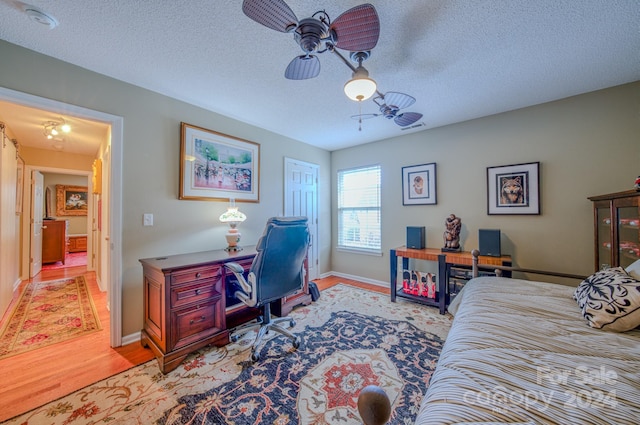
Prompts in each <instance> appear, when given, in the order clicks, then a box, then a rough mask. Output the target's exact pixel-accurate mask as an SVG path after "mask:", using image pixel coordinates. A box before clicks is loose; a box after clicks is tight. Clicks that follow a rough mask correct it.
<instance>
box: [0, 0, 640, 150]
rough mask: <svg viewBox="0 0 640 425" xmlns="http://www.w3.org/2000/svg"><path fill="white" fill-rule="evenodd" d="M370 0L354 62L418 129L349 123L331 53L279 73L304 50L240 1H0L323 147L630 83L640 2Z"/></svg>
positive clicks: (2, 7) (96, 49) (638, 71)
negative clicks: (406, 101) (409, 101)
mask: <svg viewBox="0 0 640 425" xmlns="http://www.w3.org/2000/svg"><path fill="white" fill-rule="evenodd" d="M287 3H288V4H289V6H290V7H291V9H292V10H293V12H294V13H295V14H296V15H297V17H298V19H303V18H306V17H310V16H311V15H312V14H313V13H314V12H316V11H317V10H319V9H324V10H325V11H326V12H327V13H328V14H329V16H330V17H331V18H332V19H335V18H337V16H338V15H340V14H341V13H342V12H344V11H345V10H347V9H349V8H351V7H354V6H356V5H359V4H361V3H363V2H362V1H352V0H348V1H345V0H341V1H338V0H326V1H317V0H314V1H310V0H301V1H294V0H287ZM370 3H371V4H373V5H374V6H375V8H376V9H377V12H378V15H379V18H380V39H379V41H378V44H377V46H376V47H375V48H374V49H373V51H372V55H371V57H370V58H369V59H368V60H367V61H365V62H364V66H365V67H366V68H367V69H368V70H369V73H370V76H371V78H373V79H375V80H376V81H377V83H378V89H379V90H380V91H381V92H383V93H385V92H387V91H398V92H403V93H407V94H410V95H411V96H414V97H415V98H416V99H417V100H416V102H415V104H414V105H412V106H410V107H409V108H407V109H406V111H409V112H419V113H421V114H423V115H424V116H423V118H422V119H421V120H420V121H418V123H419V124H423V126H421V127H417V128H413V129H408V130H401V128H400V127H398V126H397V125H395V124H394V123H393V121H390V120H386V119H385V118H382V117H377V118H373V119H370V120H365V121H363V123H362V131H359V130H358V122H357V121H356V120H353V119H351V118H350V116H352V115H355V114H358V113H359V105H358V104H357V103H355V102H352V101H350V100H348V99H347V98H346V96H345V95H344V93H343V91H342V88H343V85H344V83H345V82H346V81H347V80H348V79H349V78H350V77H351V71H350V70H349V69H348V68H347V67H346V66H345V64H344V63H342V62H340V60H339V59H338V58H336V57H335V56H333V55H332V54H331V53H328V52H327V53H323V54H321V55H320V62H321V71H320V75H319V76H318V77H317V78H314V79H309V80H302V81H291V80H287V79H285V78H284V70H285V68H286V67H287V65H288V63H289V62H290V61H291V60H292V59H293V58H294V57H295V56H297V55H299V54H301V50H300V48H299V47H298V46H297V44H296V43H295V42H294V40H293V36H292V35H291V34H285V33H280V32H277V31H274V30H271V29H269V28H266V27H264V26H262V25H260V24H257V23H256V22H254V21H252V20H250V19H249V18H248V17H246V16H245V15H244V14H243V13H242V7H241V6H242V3H241V1H239V0H189V1H168V0H136V1H131V0H109V1H104V0H83V1H78V0H55V1H46V0H32V1H31V2H30V4H31V5H34V6H36V7H39V8H40V9H42V10H44V11H46V12H47V13H49V14H51V15H53V16H54V17H55V18H56V19H57V20H58V21H59V25H58V26H57V27H56V28H55V29H49V28H48V27H46V26H44V25H41V24H38V23H35V22H32V21H31V20H30V19H29V18H28V17H27V16H26V14H25V13H24V12H23V8H24V3H20V2H17V1H10V0H0V39H3V40H6V41H8V42H11V43H14V44H17V45H20V46H23V47H26V48H29V49H32V50H35V51H37V52H41V53H44V54H46V55H49V56H53V57H55V58H59V59H61V60H63V61H66V62H70V63H73V64H76V65H78V66H81V67H83V68H86V69H89V70H92V71H95V72H98V73H101V74H105V75H108V76H110V77H113V78H116V79H119V80H122V81H126V82H129V83H132V84H135V85H137V86H141V87H144V88H147V89H150V90H153V91H155V92H159V93H162V94H165V95H168V96H171V97H174V98H177V99H181V100H183V101H186V102H189V103H191V104H194V105H198V106H201V107H203V108H206V109H208V110H211V111H215V112H218V113H220V114H223V115H226V116H229V117H232V118H235V119H238V120H240V121H243V122H246V123H249V124H252V125H256V126H258V127H262V128H265V129H267V130H270V131H273V132H275V133H279V134H282V135H285V136H288V137H291V138H293V139H296V140H300V141H302V142H305V143H309V144H312V145H315V146H318V147H321V148H324V149H328V150H335V149H339V148H343V147H348V146H353V145H358V144H362V143H367V142H372V141H375V140H380V139H385V138H388V137H393V136H397V135H400V134H407V133H411V132H417V131H422V130H424V129H427V128H433V127H438V126H442V125H447V124H451V123H455V122H460V121H465V120H469V119H473V118H478V117H483V116H487V115H491V114H496V113H500V112H504V111H509V110H513V109H518V108H522V107H526V106H530V105H535V104H539V103H544V102H548V101H552V100H557V99H561V98H564V97H568V96H572V95H577V94H581V93H585V92H589V91H593V90H598V89H602V88H606V87H611V86H614V85H618V84H623V83H627V82H632V81H637V80H640V1H638V0H580V1H576V0H493V1H482V0H473V1H470V0H460V1H451V0H446V1H445V0H432V1H427V0H405V1H398V2H395V1H394V2H390V1H382V0H379V1H377V0H371V1H370ZM347 55H348V54H347ZM1 106H2V105H0V118H3V112H2V109H1ZM361 107H362V113H377V112H378V108H377V106H376V105H375V104H374V103H373V102H372V101H371V100H369V101H365V102H363V103H362V105H361ZM197 124H199V125H203V126H206V123H197ZM8 125H9V126H12V124H11V123H10V122H9V123H8ZM12 130H13V131H14V133H19V131H20V129H16V128H14V127H13V126H12ZM17 135H18V136H19V134H17Z"/></svg>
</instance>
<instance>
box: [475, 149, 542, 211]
mask: <svg viewBox="0 0 640 425" xmlns="http://www.w3.org/2000/svg"><path fill="white" fill-rule="evenodd" d="M539 169H540V163H539V162H530V163H528V164H516V165H502V166H498V167H488V168H487V213H488V214H489V215H493V214H532V215H535V214H540V172H539Z"/></svg>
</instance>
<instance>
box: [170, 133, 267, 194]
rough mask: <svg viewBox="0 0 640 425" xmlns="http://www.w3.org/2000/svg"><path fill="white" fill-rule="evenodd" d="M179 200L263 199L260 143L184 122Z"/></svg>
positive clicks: (181, 142) (181, 137)
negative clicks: (261, 196) (261, 195)
mask: <svg viewBox="0 0 640 425" xmlns="http://www.w3.org/2000/svg"><path fill="white" fill-rule="evenodd" d="M180 130H181V131H180V135H181V136H180V193H179V199H196V200H207V201H228V200H229V199H235V200H236V201H239V202H259V201H260V145H259V144H258V143H254V142H250V141H248V140H244V139H239V138H237V137H233V136H229V135H226V134H222V133H218V132H216V131H213V130H207V129H206V128H202V127H196V126H194V125H190V124H187V123H184V122H183V123H181V124H180Z"/></svg>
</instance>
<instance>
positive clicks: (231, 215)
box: [220, 207, 247, 225]
mask: <svg viewBox="0 0 640 425" xmlns="http://www.w3.org/2000/svg"><path fill="white" fill-rule="evenodd" d="M246 219H247V216H246V215H244V214H243V213H241V212H240V211H238V207H229V208H227V211H226V212H224V213H222V215H220V221H221V222H223V223H229V225H237V224H238V223H242V222H243V221H245V220H246Z"/></svg>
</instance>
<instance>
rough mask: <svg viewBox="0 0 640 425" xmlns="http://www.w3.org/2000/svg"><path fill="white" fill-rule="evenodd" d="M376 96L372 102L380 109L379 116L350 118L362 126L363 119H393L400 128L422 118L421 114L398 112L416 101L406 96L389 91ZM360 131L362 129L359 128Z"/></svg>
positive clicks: (370, 115) (361, 115)
mask: <svg viewBox="0 0 640 425" xmlns="http://www.w3.org/2000/svg"><path fill="white" fill-rule="evenodd" d="M377 93H378V96H376V97H374V98H373V101H374V102H375V103H376V105H378V106H379V107H380V113H379V114H358V115H352V116H351V118H353V119H354V120H358V122H359V123H360V124H362V120H363V119H365V120H366V119H369V118H375V117H385V118H387V119H393V122H395V123H396V124H398V125H399V126H400V127H406V126H408V125H411V124H413V123H415V122H416V121H418V120H419V119H420V118H422V114H420V113H418V112H403V113H398V112H400V109H404V108H408V107H409V106H411V105H413V104H414V103H415V101H416V99H415V98H414V97H413V96H409V95H408V94H404V93H399V92H395V91H390V92H387V93H385V94H382V93H380V92H377ZM360 130H362V128H360Z"/></svg>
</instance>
